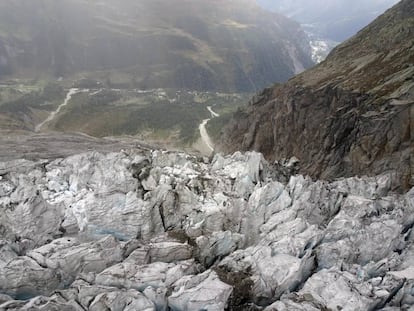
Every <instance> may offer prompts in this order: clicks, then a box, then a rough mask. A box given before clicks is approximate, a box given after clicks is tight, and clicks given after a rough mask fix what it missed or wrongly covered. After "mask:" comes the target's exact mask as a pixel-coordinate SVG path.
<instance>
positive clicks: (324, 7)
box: [257, 0, 398, 42]
mask: <svg viewBox="0 0 414 311" xmlns="http://www.w3.org/2000/svg"><path fill="white" fill-rule="evenodd" d="M257 2H258V3H259V4H260V5H261V6H263V7H265V8H267V9H271V10H275V11H278V12H281V13H283V14H285V15H286V16H289V17H291V18H292V19H294V20H296V21H298V22H300V23H301V24H303V25H305V26H306V27H307V30H309V31H311V32H313V33H316V34H317V35H319V36H322V37H324V38H326V39H329V40H332V41H337V42H342V41H344V40H345V39H348V38H349V37H351V36H353V35H354V34H356V33H357V31H358V30H359V29H361V28H362V27H365V26H366V25H368V24H369V23H370V22H371V21H373V20H374V19H375V18H376V17H377V16H378V15H380V14H381V13H382V12H384V11H385V10H386V9H388V8H390V7H391V6H392V5H394V4H396V3H397V2H398V0H366V1H361V0H329V1H326V0H312V1H309V0H257Z"/></svg>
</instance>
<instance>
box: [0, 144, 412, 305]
mask: <svg viewBox="0 0 414 311" xmlns="http://www.w3.org/2000/svg"><path fill="white" fill-rule="evenodd" d="M295 165H296V161H295V160H294V159H292V160H291V161H288V162H286V163H285V165H281V166H279V167H275V166H273V165H270V164H269V163H267V162H266V161H265V160H264V159H263V156H262V155H261V154H258V153H255V152H250V153H245V154H242V153H235V154H234V155H232V156H228V157H222V156H220V155H216V156H215V157H214V158H213V159H212V160H211V161H209V160H208V159H198V158H195V157H193V156H189V155H186V154H182V153H173V152H163V151H152V152H149V151H147V152H143V151H139V150H126V151H123V152H120V153H109V154H102V153H98V152H89V153H83V154H78V155H74V156H70V157H68V158H63V159H57V160H53V161H50V160H49V161H45V160H39V161H28V160H13V161H8V162H2V163H0V207H1V210H2V213H1V214H0V237H1V242H0V309H1V310H177V311H178V310H267V311H271V310H388V311H389V310H401V309H400V308H402V309H404V310H405V309H408V308H409V306H410V305H412V304H413V301H414V296H413V292H414V291H413V288H414V272H413V262H414V247H413V245H414V244H413V241H414V237H413V233H412V227H413V223H414V216H413V215H414V193H413V191H410V192H408V193H407V194H405V195H396V194H393V193H392V192H390V185H391V179H390V176H387V175H382V176H377V177H373V178H356V177H354V178H348V179H341V180H338V181H336V182H332V183H328V182H322V181H318V182H313V181H312V180H311V179H310V178H307V177H303V176H300V175H298V176H292V177H291V176H290V175H291V174H293V173H294V172H295ZM279 181H284V183H281V182H279ZM168 308H169V309H168Z"/></svg>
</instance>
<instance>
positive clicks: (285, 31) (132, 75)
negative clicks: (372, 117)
mask: <svg viewBox="0 0 414 311" xmlns="http://www.w3.org/2000/svg"><path fill="white" fill-rule="evenodd" d="M311 64H312V61H311V59H310V50H309V45H308V44H307V39H306V36H305V34H304V33H303V32H302V30H301V29H300V27H299V25H298V24H296V23H295V22H293V21H291V20H289V19H287V18H285V17H283V16H281V15H277V14H273V13H269V12H266V11H264V10H262V9H261V8H260V7H259V6H257V5H256V4H255V1H253V0H243V1H234V0H225V1H202V0H191V1H190V0H169V1H161V0H141V1H135V0H122V1H115V0H102V1H98V0H94V1H84V0H62V1H52V0H40V1H25V0H5V1H1V3H0V79H1V78H2V79H3V80H4V79H8V78H14V77H23V78H48V77H61V76H63V77H65V78H66V77H73V76H75V77H76V76H83V77H87V78H92V79H96V80H100V81H101V82H103V83H105V84H107V85H108V86H117V87H135V88H158V87H163V88H166V87H169V88H186V89H196V90H218V89H219V90H225V91H251V90H258V89H260V88H263V87H264V86H267V85H269V84H271V83H274V82H275V81H285V80H287V79H288V78H289V77H291V76H292V75H293V74H295V73H297V72H299V71H302V70H303V69H304V68H307V67H309V66H310V65H311Z"/></svg>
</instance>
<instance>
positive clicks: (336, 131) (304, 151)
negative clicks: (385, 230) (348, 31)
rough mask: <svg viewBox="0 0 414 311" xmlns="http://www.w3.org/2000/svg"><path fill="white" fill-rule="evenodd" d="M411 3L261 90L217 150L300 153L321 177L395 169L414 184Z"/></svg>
mask: <svg viewBox="0 0 414 311" xmlns="http://www.w3.org/2000/svg"><path fill="white" fill-rule="evenodd" d="M413 15H414V3H413V1H411V0H402V1H400V2H399V3H398V4H397V5H396V6H394V7H393V8H391V9H390V10H388V11H387V12H385V13H384V14H383V15H382V16H380V17H378V18H377V19H376V20H375V21H374V22H373V23H371V24H370V25H369V26H367V27H366V28H364V29H363V30H361V31H360V32H359V33H358V34H357V35H356V36H354V37H353V38H351V39H349V40H347V41H346V42H344V43H343V44H341V45H339V46H338V47H337V48H335V49H334V50H333V51H332V53H331V54H330V55H329V56H328V58H327V59H326V60H325V61H324V62H322V63H321V64H319V65H318V66H316V67H314V68H312V69H310V70H308V71H306V72H304V73H302V74H300V75H298V76H296V77H295V78H293V79H291V80H289V81H288V82H287V83H285V84H283V85H275V86H273V87H271V88H268V89H266V90H264V91H263V92H261V93H260V94H258V95H257V96H256V97H254V98H253V99H252V102H251V104H250V105H249V106H248V107H247V108H246V109H245V110H242V111H239V112H237V113H236V114H235V115H234V117H233V120H232V121H231V122H229V125H228V126H227V128H226V129H225V130H224V131H223V135H222V138H221V139H220V140H219V141H220V142H221V146H220V144H219V145H216V150H220V149H221V150H223V151H228V152H234V151H236V150H256V151H260V152H262V153H263V154H264V156H265V158H266V159H268V160H270V161H274V160H280V159H282V158H290V157H292V156H296V157H297V158H298V159H299V160H300V162H301V169H302V173H306V174H309V175H311V176H312V177H314V178H319V179H332V178H337V177H351V176H358V175H371V176H375V175H379V174H382V173H390V172H393V173H395V176H394V180H393V181H392V184H393V187H396V188H400V190H408V189H409V188H410V187H411V186H413V185H414V175H413V167H414V162H413V157H412V155H413V154H414V150H413V146H414V144H413V140H412V137H413V128H414V127H413V121H412V120H413V115H414V114H413V113H414V82H413V79H412V77H413V76H414V66H413V64H414V50H413V46H414V39H413V35H412V33H413V32H414V21H413Z"/></svg>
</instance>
